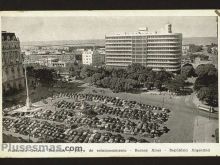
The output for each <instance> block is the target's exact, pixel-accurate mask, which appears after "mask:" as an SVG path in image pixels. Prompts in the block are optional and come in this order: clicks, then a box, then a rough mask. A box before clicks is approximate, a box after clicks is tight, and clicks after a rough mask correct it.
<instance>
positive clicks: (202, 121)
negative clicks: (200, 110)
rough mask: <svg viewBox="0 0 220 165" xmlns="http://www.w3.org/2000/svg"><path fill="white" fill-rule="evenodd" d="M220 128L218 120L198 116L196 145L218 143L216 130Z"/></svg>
mask: <svg viewBox="0 0 220 165" xmlns="http://www.w3.org/2000/svg"><path fill="white" fill-rule="evenodd" d="M216 128H218V120H212V119H210V120H209V119H208V118H206V117H202V116H196V118H195V122H194V133H193V142H194V143H216V141H215V137H212V135H215V129H216Z"/></svg>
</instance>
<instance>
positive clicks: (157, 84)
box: [154, 80, 162, 90]
mask: <svg viewBox="0 0 220 165" xmlns="http://www.w3.org/2000/svg"><path fill="white" fill-rule="evenodd" d="M154 87H155V88H157V89H158V90H161V87H162V82H161V81H160V80H156V81H155V82H154Z"/></svg>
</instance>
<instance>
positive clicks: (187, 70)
mask: <svg viewBox="0 0 220 165" xmlns="http://www.w3.org/2000/svg"><path fill="white" fill-rule="evenodd" d="M181 74H182V75H183V76H184V77H186V78H187V77H192V76H195V69H194V68H193V66H192V64H185V65H183V66H182V71H181Z"/></svg>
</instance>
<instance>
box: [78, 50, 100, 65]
mask: <svg viewBox="0 0 220 165" xmlns="http://www.w3.org/2000/svg"><path fill="white" fill-rule="evenodd" d="M103 63H104V61H103V58H102V54H100V53H99V52H98V51H97V50H91V49H89V50H85V51H83V53H82V64H84V65H95V66H98V65H102V64H103Z"/></svg>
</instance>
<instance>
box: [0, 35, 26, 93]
mask: <svg viewBox="0 0 220 165" xmlns="http://www.w3.org/2000/svg"><path fill="white" fill-rule="evenodd" d="M24 86H25V82H24V70H23V56H22V54H21V49H20V41H19V39H18V38H17V37H16V35H15V33H9V32H6V31H2V87H3V90H2V91H3V93H7V92H8V91H10V90H12V89H22V88H24Z"/></svg>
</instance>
